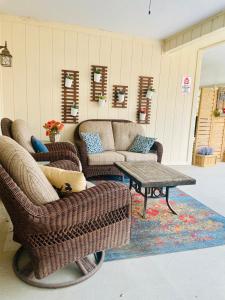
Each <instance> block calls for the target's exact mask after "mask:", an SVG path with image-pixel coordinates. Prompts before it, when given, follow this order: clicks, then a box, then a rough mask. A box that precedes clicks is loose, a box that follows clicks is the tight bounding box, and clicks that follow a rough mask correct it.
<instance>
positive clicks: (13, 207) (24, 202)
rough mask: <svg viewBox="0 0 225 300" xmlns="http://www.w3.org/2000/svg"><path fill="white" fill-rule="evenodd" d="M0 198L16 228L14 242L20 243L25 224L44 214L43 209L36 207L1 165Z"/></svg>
mask: <svg viewBox="0 0 225 300" xmlns="http://www.w3.org/2000/svg"><path fill="white" fill-rule="evenodd" d="M0 187H1V188H0V198H1V200H2V202H3V204H4V206H5V208H6V210H7V212H8V214H9V216H10V219H11V221H12V223H13V227H14V240H16V241H18V242H20V241H21V236H22V232H23V224H25V223H26V220H27V219H28V218H30V217H32V216H33V217H35V216H38V215H41V214H42V208H41V207H40V206H35V205H34V204H33V203H32V202H31V201H30V200H29V199H28V198H27V196H26V195H25V194H24V193H23V192H22V190H21V189H20V188H19V187H18V185H17V184H16V183H15V182H14V181H13V179H12V178H11V177H10V175H9V174H8V173H7V172H6V170H5V169H4V167H3V166H2V165H1V164H0ZM19 237H20V238H19Z"/></svg>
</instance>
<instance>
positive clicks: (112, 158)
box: [88, 151, 125, 166]
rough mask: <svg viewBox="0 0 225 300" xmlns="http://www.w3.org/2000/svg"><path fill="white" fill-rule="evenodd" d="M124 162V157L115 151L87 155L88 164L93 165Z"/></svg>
mask: <svg viewBox="0 0 225 300" xmlns="http://www.w3.org/2000/svg"><path fill="white" fill-rule="evenodd" d="M121 161H125V157H124V156H123V155H122V154H120V153H117V152H115V151H104V152H102V153H96V154H88V164H89V165H90V166H95V165H113V164H114V162H121Z"/></svg>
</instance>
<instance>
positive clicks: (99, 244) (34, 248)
mask: <svg viewBox="0 0 225 300" xmlns="http://www.w3.org/2000/svg"><path fill="white" fill-rule="evenodd" d="M7 139H8V138H6V137H0V149H1V151H2V150H3V151H2V152H5V153H7V154H4V153H2V152H1V154H0V187H1V189H0V197H1V199H2V201H3V204H4V206H5V208H6V210H7V212H8V214H9V216H10V218H11V221H12V223H13V228H14V231H13V239H14V240H15V241H16V242H18V243H20V244H21V245H22V247H21V248H20V249H19V250H18V251H17V253H16V255H15V257H14V261H13V268H14V271H15V273H16V275H17V276H18V277H19V278H20V279H22V280H23V281H25V282H26V283H28V284H31V285H34V286H37V287H44V288H59V287H65V286H70V285H73V284H76V283H79V282H81V281H83V280H85V279H87V278H89V277H90V276H91V275H93V274H94V273H95V272H96V271H97V270H98V269H99V268H100V266H101V264H102V262H103V260H104V250H106V249H109V248H112V247H118V246H121V245H124V244H126V243H128V242H129V238H130V214H131V212H130V203H131V196H130V192H129V189H128V188H127V187H126V186H125V185H122V184H119V183H114V182H105V183H101V184H99V185H97V186H95V187H92V188H90V189H87V190H84V191H82V192H79V193H71V194H68V195H67V196H64V197H63V198H61V199H58V200H55V201H53V202H49V203H45V204H42V205H36V204H34V203H33V199H32V201H31V199H30V198H29V197H28V196H27V192H26V191H24V186H23V190H22V188H21V186H20V185H19V184H18V183H17V182H16V181H18V178H16V179H15V178H13V176H11V175H10V174H12V169H10V168H12V164H13V162H12V161H11V162H9V161H8V158H7V161H6V159H5V157H6V156H8V153H9V152H10V153H11V154H10V155H9V156H11V157H12V154H13V155H17V153H19V152H21V151H24V153H25V154H26V155H27V156H26V155H25V154H24V155H25V161H23V160H22V159H21V157H20V163H19V166H16V167H18V168H19V169H20V174H22V173H21V172H22V170H23V166H24V165H25V164H26V163H27V161H28V160H29V161H30V159H31V160H32V161H33V159H32V157H30V155H29V154H28V152H27V151H25V150H24V149H23V148H22V147H20V146H19V145H17V146H18V147H19V148H18V147H17V146H15V144H16V143H15V142H14V141H12V140H11V139H8V140H10V141H9V142H8V141H7ZM4 143H5V144H6V145H5V144H4ZM12 143H14V144H13V145H12V147H15V148H14V149H12V151H11V149H9V146H10V147H11V144H12ZM9 144H10V145H9ZM6 147H8V148H7V150H6ZM21 149H22V150H21ZM28 155H29V157H30V158H28ZM17 158H18V157H17ZM13 159H14V160H15V159H16V157H15V156H14V158H13ZM31 163H32V162H31ZM34 164H35V165H37V164H36V163H35V161H34ZM52 165H53V166H54V167H62V168H65V169H74V170H77V166H76V164H73V163H71V161H68V162H67V161H59V162H55V163H53V164H52ZM9 166H10V167H9ZM29 168H30V167H29ZM37 168H38V166H37ZM7 169H9V170H7ZM34 169H35V168H34V167H33V168H32V170H33V173H32V174H34V177H35V178H33V179H34V180H32V176H33V175H32V174H30V175H29V180H31V182H35V181H36V182H37V173H38V172H36V171H37V170H34ZM14 177H15V175H14ZM25 177H26V174H25ZM37 184H38V183H37ZM32 188H33V190H34V191H35V188H36V186H35V185H33V184H32ZM44 194H45V193H44ZM25 251H26V252H27V254H28V257H29V261H28V262H27V263H26V264H22V257H23V255H24V252H25ZM91 255H92V256H93V257H94V259H92V260H91V257H90V256H91ZM69 264H72V265H74V266H75V265H76V268H79V270H80V272H81V273H82V276H81V277H79V278H78V279H76V280H75V279H74V280H72V281H69V282H64V283H57V284H55V283H46V282H45V280H41V279H43V278H45V277H47V276H48V275H50V274H52V273H53V272H55V271H57V270H59V269H61V268H63V267H65V266H67V265H69ZM62 272H63V271H62Z"/></svg>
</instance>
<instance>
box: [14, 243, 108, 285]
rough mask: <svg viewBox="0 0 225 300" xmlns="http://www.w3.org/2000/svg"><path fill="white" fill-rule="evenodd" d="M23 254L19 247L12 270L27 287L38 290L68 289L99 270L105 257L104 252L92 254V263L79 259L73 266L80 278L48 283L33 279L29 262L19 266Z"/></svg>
mask: <svg viewBox="0 0 225 300" xmlns="http://www.w3.org/2000/svg"><path fill="white" fill-rule="evenodd" d="M25 252H26V251H25V250H24V248H23V247H20V248H19V250H17V252H16V254H15V256H14V259H13V270H14V272H15V274H16V276H17V277H18V278H20V279H21V280H22V281H24V282H25V283H27V284H29V285H32V286H35V287H39V288H47V289H57V288H63V287H68V286H71V285H75V284H78V283H80V282H82V281H84V280H86V279H88V278H89V277H91V276H92V275H94V274H95V273H96V272H97V271H98V270H99V269H100V268H101V266H102V263H103V261H104V257H105V252H104V251H101V252H96V253H94V254H93V255H94V259H93V261H91V260H90V259H89V258H88V257H84V258H81V259H79V260H78V261H76V262H75V264H76V265H77V266H78V268H79V269H80V271H81V276H79V277H78V278H76V279H74V280H71V281H66V282H62V283H61V282H60V283H58V282H57V283H48V282H45V279H41V280H38V279H36V278H35V276H34V272H33V267H32V263H31V261H29V262H28V263H27V264H25V265H24V266H22V267H21V266H20V261H21V258H22V256H23V255H24V253H25ZM62 272H63V271H62Z"/></svg>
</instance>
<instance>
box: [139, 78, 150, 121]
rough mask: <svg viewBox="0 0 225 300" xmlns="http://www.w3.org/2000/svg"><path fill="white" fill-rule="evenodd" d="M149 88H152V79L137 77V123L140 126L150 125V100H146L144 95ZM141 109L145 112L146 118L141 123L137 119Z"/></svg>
mask: <svg viewBox="0 0 225 300" xmlns="http://www.w3.org/2000/svg"><path fill="white" fill-rule="evenodd" d="M149 87H151V88H153V77H148V76H139V87H138V88H139V91H138V105H137V122H138V123H141V124H150V117H151V101H152V100H151V99H147V98H146V94H147V91H148V88H149ZM141 109H143V110H144V111H145V112H146V117H145V120H143V121H141V120H140V117H139V112H140V110H141Z"/></svg>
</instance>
